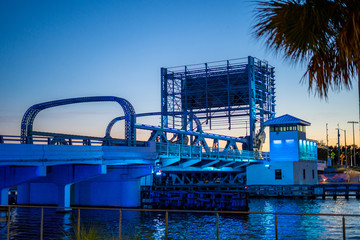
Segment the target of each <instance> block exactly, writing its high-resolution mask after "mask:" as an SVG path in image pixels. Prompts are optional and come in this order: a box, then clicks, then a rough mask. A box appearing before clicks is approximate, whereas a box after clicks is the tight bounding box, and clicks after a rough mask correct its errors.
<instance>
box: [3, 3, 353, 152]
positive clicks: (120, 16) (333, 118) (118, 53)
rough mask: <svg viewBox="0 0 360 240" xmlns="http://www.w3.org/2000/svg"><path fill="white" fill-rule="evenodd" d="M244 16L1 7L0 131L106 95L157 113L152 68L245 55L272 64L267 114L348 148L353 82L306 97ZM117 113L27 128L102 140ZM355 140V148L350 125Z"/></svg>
mask: <svg viewBox="0 0 360 240" xmlns="http://www.w3.org/2000/svg"><path fill="white" fill-rule="evenodd" d="M253 9H254V6H253V4H252V3H251V2H249V1H239V0H224V1H220V0H218V1H211V0H204V1H200V0H199V1H95V0H93V1H91V0H87V1H55V0H54V1H36V0H32V1H12V0H2V1H0V36H1V37H0V102H1V104H0V134H2V135H5V134H7V135H19V134H20V122H21V119H22V116H23V114H24V113H25V111H26V110H27V108H29V107H30V106H31V105H33V104H36V103H41V102H45V101H51V100H57V99H64V98H71V97H83V96H102V95H112V96H118V97H122V98H125V99H127V100H129V101H130V102H131V103H132V104H133V106H134V108H135V110H136V112H137V113H143V112H154V111H160V68H161V67H172V66H179V65H187V64H194V63H204V62H211V61H217V60H226V59H233V58H242V57H247V56H254V57H257V58H259V59H265V60H267V61H268V62H269V64H270V65H272V66H274V67H275V71H276V75H275V77H276V89H277V90H276V103H277V106H276V112H277V115H276V116H281V115H283V114H290V115H293V116H295V117H298V118H301V119H304V120H306V121H308V122H311V124H312V125H311V127H309V128H308V129H307V137H308V138H310V139H314V140H318V141H321V140H324V141H325V139H326V130H325V129H326V128H325V125H326V123H329V141H330V144H335V142H336V141H337V135H336V130H335V128H336V127H337V123H339V124H340V128H343V129H345V130H346V131H347V144H348V145H350V144H352V139H353V137H352V125H350V124H348V123H347V122H348V121H358V118H359V117H358V116H359V115H358V95H357V91H356V90H357V80H356V79H355V80H354V81H353V84H354V86H353V89H352V90H350V91H346V90H342V91H341V92H330V93H329V98H328V100H327V101H326V100H324V99H320V98H319V97H317V96H314V94H313V93H309V92H308V89H307V83H305V84H300V79H301V77H302V75H303V74H304V72H305V67H304V66H299V65H296V64H294V63H291V62H289V61H284V60H283V59H282V57H281V55H278V56H276V55H274V54H273V52H271V51H269V50H266V49H265V48H264V45H263V43H262V42H260V41H258V40H256V39H255V38H254V37H253V35H252V29H251V25H252V23H253ZM121 115H123V113H122V110H121V108H120V107H119V106H118V105H117V104H115V103H86V104H77V105H69V106H64V107H58V108H52V109H48V110H45V111H43V112H41V113H40V114H39V115H38V117H37V118H36V120H35V126H34V130H42V131H53V132H64V133H72V134H83V135H95V136H103V135H104V133H105V128H106V126H107V123H108V122H109V121H110V120H111V119H113V118H114V117H117V116H121ZM157 120H158V119H155V120H152V121H153V122H155V123H154V124H157V122H156V121H157ZM143 121H144V120H143ZM120 128H121V126H117V128H114V131H115V136H116V134H118V137H120V132H121V130H120ZM355 133H356V142H357V144H358V145H359V143H360V142H359V127H358V126H356V130H355ZM230 134H231V135H234V136H238V134H237V133H236V131H233V132H231V133H230ZM343 141H344V138H343V136H342V138H341V144H342V145H343V143H344V142H343Z"/></svg>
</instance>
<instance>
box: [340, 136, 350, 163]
mask: <svg viewBox="0 0 360 240" xmlns="http://www.w3.org/2000/svg"><path fill="white" fill-rule="evenodd" d="M340 130H341V131H344V136H345V162H346V165H348V164H349V162H348V157H347V149H346V147H347V146H346V130H344V129H340Z"/></svg>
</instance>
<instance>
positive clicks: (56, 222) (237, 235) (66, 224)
mask: <svg viewBox="0 0 360 240" xmlns="http://www.w3.org/2000/svg"><path fill="white" fill-rule="evenodd" d="M249 207H250V211H251V212H288V213H335V214H360V200H357V199H349V200H345V199H338V200H332V199H326V200H322V199H314V200H311V199H276V198H267V199H251V202H250V206H249ZM80 216H81V222H82V226H85V227H89V226H91V227H95V228H97V229H103V230H104V232H105V233H106V234H107V235H108V236H109V237H116V236H117V234H118V232H119V228H118V224H119V212H118V211H110V210H81V214H80ZM345 220H346V238H347V239H360V227H359V225H360V218H357V217H346V218H345ZM274 223H275V218H274V215H256V214H250V215H229V214H227V215H224V214H220V217H219V224H220V229H219V234H220V239H275V226H274ZM76 224H77V211H73V212H69V213H65V214H60V213H55V210H54V209H45V210H44V239H67V236H70V235H71V234H72V233H73V230H72V229H73V227H74V226H76ZM10 226H11V229H10V232H11V234H10V235H11V239H16V240H17V239H39V237H40V234H39V230H40V210H39V209H26V208H18V209H14V210H13V212H12V217H11V225H10ZM24 230H25V231H24ZM121 230H122V237H123V238H124V239H164V237H165V214H164V213H159V212H158V213H156V212H134V211H123V212H122V229H121ZM168 231H169V234H168V239H206V240H211V239H216V215H215V214H200V213H196V214H195V213H171V212H170V213H169V228H168ZM278 234H279V239H342V218H341V217H333V216H293V215H291V216H287V215H286V216H285V215H279V216H278ZM0 239H6V227H5V225H4V223H3V222H0Z"/></svg>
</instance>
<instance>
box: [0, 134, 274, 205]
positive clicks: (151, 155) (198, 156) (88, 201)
mask: <svg viewBox="0 0 360 240" xmlns="http://www.w3.org/2000/svg"><path fill="white" fill-rule="evenodd" d="M43 135H46V134H43ZM51 135H52V138H49V137H32V141H31V142H32V144H19V143H20V142H21V138H20V137H15V136H0V180H1V183H0V189H1V205H5V204H7V193H8V190H9V189H10V188H11V187H14V186H17V187H18V203H19V204H55V205H58V206H62V207H67V206H70V202H71V204H73V205H90V206H120V207H137V206H139V204H140V194H139V191H140V178H141V177H144V176H146V175H149V174H151V173H152V172H153V169H154V165H155V164H156V163H160V164H161V167H162V169H163V170H166V169H169V170H171V171H174V170H186V169H189V170H190V169H194V168H196V169H198V170H200V171H201V170H202V171H211V170H217V171H219V170H220V171H221V170H224V169H227V171H229V170H233V171H236V169H238V168H241V167H243V166H245V165H247V164H250V163H259V162H264V161H268V160H269V156H268V153H264V152H251V151H242V150H237V149H229V148H228V149H221V148H210V147H208V148H205V147H204V146H191V145H181V144H174V143H171V142H167V143H159V142H154V141H147V142H145V141H132V142H129V141H127V140H123V139H113V138H97V137H88V136H74V135H71V136H70V135H66V138H65V136H63V135H61V134H58V135H57V136H54V135H56V134H51ZM124 192H125V193H126V194H124ZM104 196H110V197H106V198H105V197H104Z"/></svg>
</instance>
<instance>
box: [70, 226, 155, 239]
mask: <svg viewBox="0 0 360 240" xmlns="http://www.w3.org/2000/svg"><path fill="white" fill-rule="evenodd" d="M65 239H68V240H130V239H131V240H140V239H154V238H153V237H152V236H149V235H145V236H140V235H139V234H137V233H135V236H133V237H128V236H125V237H121V239H119V238H118V237H113V236H111V235H110V234H109V233H106V232H104V231H103V230H102V229H100V228H99V227H97V226H94V225H92V226H89V227H84V226H81V227H80V234H79V235H78V234H77V227H73V232H72V233H67V234H65Z"/></svg>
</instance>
